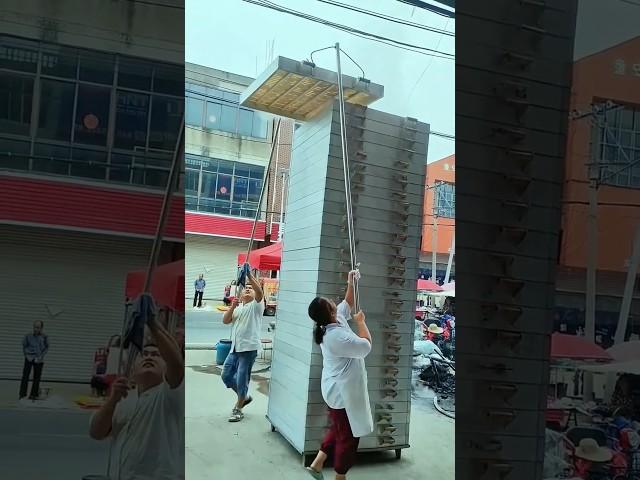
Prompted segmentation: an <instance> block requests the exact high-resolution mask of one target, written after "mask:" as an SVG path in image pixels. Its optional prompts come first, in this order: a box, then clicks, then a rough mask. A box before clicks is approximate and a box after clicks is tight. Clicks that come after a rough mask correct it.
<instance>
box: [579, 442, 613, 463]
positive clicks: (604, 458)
mask: <svg viewBox="0 0 640 480" xmlns="http://www.w3.org/2000/svg"><path fill="white" fill-rule="evenodd" d="M575 456H576V457H578V458H582V459H584V460H589V461H590V462H597V463H603V462H608V461H610V460H611V459H612V458H613V454H612V453H611V450H609V449H608V448H606V447H601V446H600V445H598V442H596V441H595V440H594V439H593V438H583V439H582V440H580V444H579V445H578V448H576V450H575Z"/></svg>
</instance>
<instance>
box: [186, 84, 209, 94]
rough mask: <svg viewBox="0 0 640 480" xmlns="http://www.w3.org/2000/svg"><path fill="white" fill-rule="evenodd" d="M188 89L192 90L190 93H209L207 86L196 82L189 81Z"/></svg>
mask: <svg viewBox="0 0 640 480" xmlns="http://www.w3.org/2000/svg"><path fill="white" fill-rule="evenodd" d="M186 89H187V90H189V91H190V92H189V93H192V92H193V93H200V94H202V95H206V94H207V87H205V86H203V85H198V84H196V83H187V85H186Z"/></svg>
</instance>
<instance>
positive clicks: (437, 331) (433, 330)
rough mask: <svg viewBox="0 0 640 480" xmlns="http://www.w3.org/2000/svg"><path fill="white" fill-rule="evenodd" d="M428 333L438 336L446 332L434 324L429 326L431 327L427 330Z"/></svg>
mask: <svg viewBox="0 0 640 480" xmlns="http://www.w3.org/2000/svg"><path fill="white" fill-rule="evenodd" d="M427 332H429V333H434V334H436V335H440V334H441V333H442V332H444V329H443V328H441V327H439V326H438V325H436V324H435V323H432V324H431V325H429V327H428V328H427Z"/></svg>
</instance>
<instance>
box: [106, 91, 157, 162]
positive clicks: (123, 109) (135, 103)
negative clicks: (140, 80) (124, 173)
mask: <svg viewBox="0 0 640 480" xmlns="http://www.w3.org/2000/svg"><path fill="white" fill-rule="evenodd" d="M148 115H149V95H143V94H140V93H132V92H123V91H118V94H117V101H116V131H115V137H114V145H115V146H116V147H118V148H126V149H128V150H133V149H134V148H135V147H144V146H145V143H146V140H147V118H148Z"/></svg>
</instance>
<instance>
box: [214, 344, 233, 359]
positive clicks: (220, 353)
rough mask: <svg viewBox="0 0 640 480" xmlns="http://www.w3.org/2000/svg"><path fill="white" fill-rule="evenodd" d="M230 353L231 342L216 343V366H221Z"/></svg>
mask: <svg viewBox="0 0 640 480" xmlns="http://www.w3.org/2000/svg"><path fill="white" fill-rule="evenodd" d="M230 351H231V340H220V341H219V342H218V343H216V364H217V365H222V364H224V361H225V360H226V359H227V356H228V355H229V352H230Z"/></svg>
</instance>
